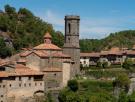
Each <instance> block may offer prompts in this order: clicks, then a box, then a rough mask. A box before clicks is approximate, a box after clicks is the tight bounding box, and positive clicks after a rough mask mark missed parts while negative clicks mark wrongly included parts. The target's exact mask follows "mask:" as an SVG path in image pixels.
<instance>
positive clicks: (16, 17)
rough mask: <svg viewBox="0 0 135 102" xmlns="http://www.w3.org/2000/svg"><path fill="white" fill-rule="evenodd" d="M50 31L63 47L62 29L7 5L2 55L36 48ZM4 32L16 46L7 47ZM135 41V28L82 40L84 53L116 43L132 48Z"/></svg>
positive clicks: (0, 25)
mask: <svg viewBox="0 0 135 102" xmlns="http://www.w3.org/2000/svg"><path fill="white" fill-rule="evenodd" d="M47 31H48V32H50V34H51V35H52V37H53V39H52V40H53V43H54V44H56V45H58V46H60V47H62V46H63V43H64V36H63V34H62V33H61V32H60V31H55V30H54V28H53V26H52V25H51V24H50V23H48V22H47V21H43V20H42V19H40V18H39V17H36V16H35V15H34V14H33V13H32V12H31V11H29V10H28V9H26V8H20V9H19V10H18V11H17V10H16V9H15V8H14V7H12V6H10V5H5V7H4V10H0V57H3V58H4V57H7V56H10V55H12V54H15V53H17V52H18V51H20V49H21V48H32V47H33V46H36V45H38V44H40V43H42V42H43V35H44V33H45V32H47ZM1 33H4V34H5V35H6V36H9V37H10V38H11V39H12V44H13V48H9V47H6V46H5V44H4V42H5V41H4V38H3V36H2V34H1ZM133 44H135V30H127V31H120V32H116V33H111V34H110V35H109V36H108V37H106V38H104V39H81V40H80V48H81V52H92V51H101V50H103V49H109V48H111V47H113V46H118V47H128V48H131V47H132V46H133Z"/></svg>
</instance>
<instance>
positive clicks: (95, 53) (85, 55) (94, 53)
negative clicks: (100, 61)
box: [80, 52, 100, 57]
mask: <svg viewBox="0 0 135 102" xmlns="http://www.w3.org/2000/svg"><path fill="white" fill-rule="evenodd" d="M80 56H81V57H100V53H98V52H91V53H80Z"/></svg>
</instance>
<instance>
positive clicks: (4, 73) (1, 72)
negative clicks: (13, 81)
mask: <svg viewBox="0 0 135 102" xmlns="http://www.w3.org/2000/svg"><path fill="white" fill-rule="evenodd" d="M0 77H3V78H4V77H8V73H7V72H5V71H0Z"/></svg>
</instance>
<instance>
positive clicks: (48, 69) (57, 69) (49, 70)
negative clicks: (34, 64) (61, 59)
mask: <svg viewBox="0 0 135 102" xmlns="http://www.w3.org/2000/svg"><path fill="white" fill-rule="evenodd" d="M43 72H62V69H61V68H45V69H44V70H43Z"/></svg>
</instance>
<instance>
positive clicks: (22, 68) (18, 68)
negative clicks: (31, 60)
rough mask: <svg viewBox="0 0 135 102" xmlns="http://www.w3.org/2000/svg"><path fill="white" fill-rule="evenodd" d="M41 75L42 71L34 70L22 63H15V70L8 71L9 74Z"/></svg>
mask: <svg viewBox="0 0 135 102" xmlns="http://www.w3.org/2000/svg"><path fill="white" fill-rule="evenodd" d="M26 75H43V73H42V72H39V71H35V70H32V69H30V68H29V67H26V66H24V65H22V64H16V66H15V71H14V72H11V73H9V76H26Z"/></svg>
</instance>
